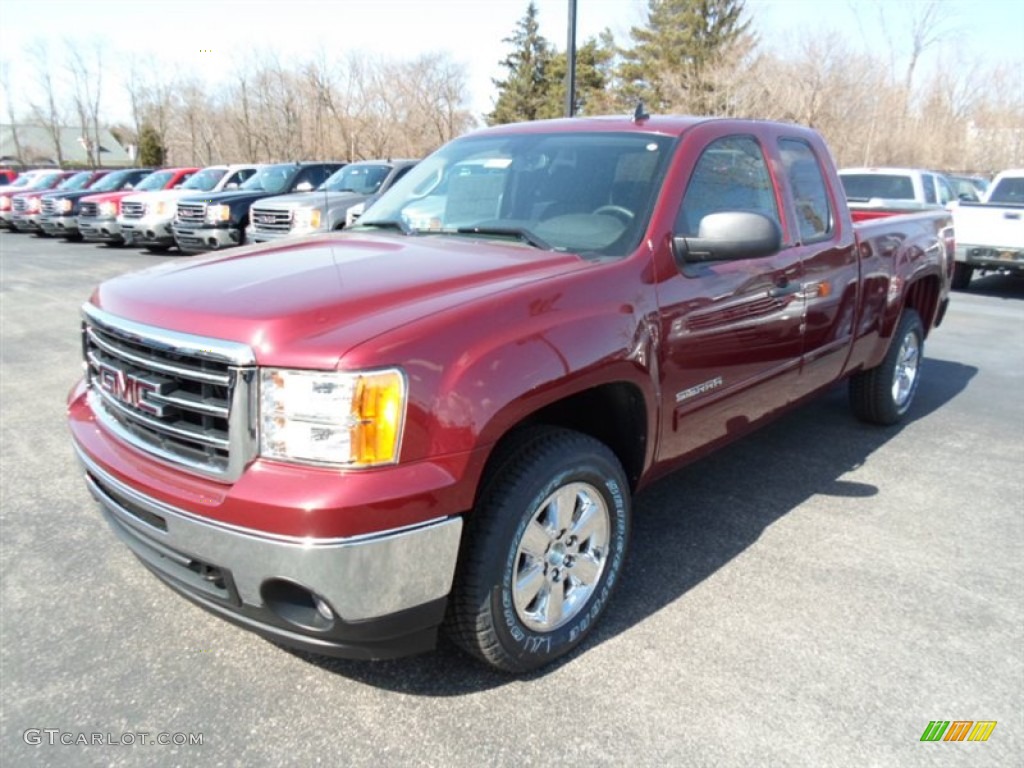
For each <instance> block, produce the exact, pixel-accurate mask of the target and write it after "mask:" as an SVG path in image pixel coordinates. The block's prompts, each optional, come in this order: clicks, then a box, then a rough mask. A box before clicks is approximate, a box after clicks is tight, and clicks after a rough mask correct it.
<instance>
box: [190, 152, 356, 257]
mask: <svg viewBox="0 0 1024 768" xmlns="http://www.w3.org/2000/svg"><path fill="white" fill-rule="evenodd" d="M343 165H345V164H344V163H333V162H326V163H278V164H276V165H267V166H264V167H263V168H261V169H260V170H259V171H258V172H257V173H255V174H254V175H252V176H251V177H249V179H247V180H246V181H245V183H243V184H242V186H240V187H239V188H238V189H234V190H230V191H224V192H214V193H207V194H205V195H189V196H188V197H183V198H181V199H180V200H179V201H178V208H177V213H176V214H175V217H174V222H173V223H172V224H171V229H172V230H173V232H174V241H175V243H177V245H178V250H180V251H183V252H185V253H200V252H202V251H210V250H217V249H219V248H228V247H231V246H235V245H243V244H244V243H245V241H246V230H247V229H248V227H249V208H250V207H251V206H252V204H253V203H255V202H256V201H257V200H262V199H264V198H267V197H273V196H275V195H284V194H288V193H293V192H312V191H313V190H314V189H316V188H317V187H319V186H320V185H321V184H323V183H324V182H325V181H327V179H328V177H329V176H330V175H331V174H333V173H334V172H335V171H337V170H338V169H339V168H341V167H342V166H343Z"/></svg>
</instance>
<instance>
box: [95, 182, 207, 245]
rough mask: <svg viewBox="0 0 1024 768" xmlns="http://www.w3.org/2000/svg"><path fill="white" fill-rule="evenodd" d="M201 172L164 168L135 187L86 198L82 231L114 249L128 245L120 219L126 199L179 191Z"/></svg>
mask: <svg viewBox="0 0 1024 768" xmlns="http://www.w3.org/2000/svg"><path fill="white" fill-rule="evenodd" d="M198 170H199V169H198V168H195V167H191V168H162V169H160V170H157V171H153V172H152V173H151V174H149V175H148V176H146V178H144V179H143V180H142V181H140V182H139V183H138V184H137V185H136V186H134V187H126V188H125V189H123V190H121V191H119V192H104V193H103V194H101V195H90V196H89V197H86V198H83V199H82V205H81V207H80V208H79V211H78V231H79V232H80V233H81V235H82V237H83V238H84V239H85V240H91V241H98V242H101V243H103V244H104V245H111V246H121V245H124V244H125V237H124V233H123V232H122V231H121V223H120V222H119V221H118V216H119V215H120V213H121V203H122V202H123V201H124V200H125V198H127V197H128V196H129V195H131V196H134V195H136V194H139V193H141V192H156V191H159V190H165V189H177V188H178V187H180V186H181V185H182V184H183V183H185V182H186V181H187V180H188V179H190V178H191V177H192V174H194V173H195V172H196V171H198Z"/></svg>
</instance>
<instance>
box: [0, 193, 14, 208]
mask: <svg viewBox="0 0 1024 768" xmlns="http://www.w3.org/2000/svg"><path fill="white" fill-rule="evenodd" d="M10 207H11V198H9V197H8V196H7V195H0V211H6V210H7V209H8V208H10Z"/></svg>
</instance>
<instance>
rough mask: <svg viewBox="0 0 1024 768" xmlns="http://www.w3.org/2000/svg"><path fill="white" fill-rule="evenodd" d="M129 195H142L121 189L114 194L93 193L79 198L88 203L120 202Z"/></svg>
mask: <svg viewBox="0 0 1024 768" xmlns="http://www.w3.org/2000/svg"><path fill="white" fill-rule="evenodd" d="M131 194H135V195H141V194H143V193H142V192H133V191H132V190H130V189H121V190H118V191H116V192H93V193H92V194H91V195H88V194H87V195H86V196H85V197H83V198H81V201H82V202H89V203H110V202H120V201H121V200H124V199H125V198H126V197H128V195H131Z"/></svg>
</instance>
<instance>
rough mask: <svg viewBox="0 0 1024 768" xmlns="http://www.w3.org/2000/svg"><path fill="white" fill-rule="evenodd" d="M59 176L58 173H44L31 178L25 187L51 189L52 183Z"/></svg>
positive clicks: (54, 182) (55, 181)
mask: <svg viewBox="0 0 1024 768" xmlns="http://www.w3.org/2000/svg"><path fill="white" fill-rule="evenodd" d="M59 178H60V173H45V174H40V175H39V176H36V177H35V178H34V179H32V183H31V184H29V185H28V187H26V189H53V185H54V184H56V183H57V179H59Z"/></svg>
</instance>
